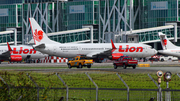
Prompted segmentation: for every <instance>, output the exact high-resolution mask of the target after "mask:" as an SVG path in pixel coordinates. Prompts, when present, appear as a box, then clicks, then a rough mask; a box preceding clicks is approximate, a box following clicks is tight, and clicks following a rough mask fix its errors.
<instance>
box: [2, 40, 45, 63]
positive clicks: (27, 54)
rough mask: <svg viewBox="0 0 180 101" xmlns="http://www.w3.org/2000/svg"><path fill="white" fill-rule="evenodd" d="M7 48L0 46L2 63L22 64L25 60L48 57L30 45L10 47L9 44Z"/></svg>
mask: <svg viewBox="0 0 180 101" xmlns="http://www.w3.org/2000/svg"><path fill="white" fill-rule="evenodd" d="M7 46H8V47H7ZM7 46H0V63H1V62H2V61H10V62H21V61H22V60H23V59H25V60H31V59H40V58H45V57H47V56H48V54H43V53H41V52H39V51H36V50H34V49H33V48H32V46H28V45H18V46H10V45H9V43H8V42H7ZM11 47H12V48H11Z"/></svg>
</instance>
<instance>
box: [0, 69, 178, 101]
mask: <svg viewBox="0 0 180 101" xmlns="http://www.w3.org/2000/svg"><path fill="white" fill-rule="evenodd" d="M36 68H38V69H40V68H41V67H36ZM27 73H28V75H30V76H31V77H32V79H33V81H34V82H35V83H36V84H37V85H38V86H39V87H43V89H40V90H39V100H40V101H44V100H45V101H57V100H59V99H60V98H61V97H64V98H66V87H65V86H64V85H63V83H62V82H61V80H60V79H59V78H58V76H57V75H56V74H55V73H36V72H16V71H8V72H7V71H1V72H0V76H1V77H2V78H3V79H4V81H5V82H6V83H7V84H8V86H9V87H11V88H10V90H8V87H7V85H5V84H4V82H3V81H2V80H0V82H1V83H0V87H2V89H0V93H1V95H0V99H1V100H17V99H18V98H19V97H20V96H22V98H21V100H20V101H24V100H28V101H34V100H37V89H35V87H36V85H35V83H33V81H32V80H31V79H30V78H29V77H28V76H27ZM88 74H89V76H90V77H91V78H92V79H93V81H94V82H95V83H96V84H97V85H98V88H99V90H98V100H100V101H109V100H111V99H113V101H126V100H127V90H126V89H127V88H126V86H125V85H124V84H123V82H122V81H121V80H120V79H119V78H118V76H117V75H116V73H113V72H101V71H97V72H88ZM58 75H59V76H60V77H61V78H62V79H63V80H64V82H65V83H66V85H67V86H68V88H69V101H94V100H96V89H94V88H96V87H95V86H94V84H93V83H92V82H91V81H90V79H89V78H88V77H87V75H86V74H85V73H84V72H77V73H76V72H68V73H67V72H64V73H62V72H61V73H59V74H58ZM119 75H120V76H121V77H122V79H123V80H124V81H125V82H126V84H127V85H128V86H129V88H130V93H129V94H130V95H129V96H130V101H143V100H146V101H147V100H149V99H150V98H151V97H155V98H156V95H157V91H139V90H135V91H134V90H133V91H132V90H131V89H157V86H156V85H155V84H154V83H153V81H152V80H151V79H150V78H149V77H148V75H147V74H143V73H142V74H130V73H126V74H124V73H123V74H122V73H119ZM150 75H151V76H152V77H153V79H154V80H157V76H156V74H150ZM12 87H19V88H12ZM23 87H24V88H23ZM161 87H162V89H165V88H166V82H164V81H162V83H161ZM169 87H170V89H176V90H177V89H179V90H180V78H179V77H178V76H177V75H176V74H173V75H172V80H171V81H170V83H169ZM54 88H56V89H54ZM78 88H89V89H78ZM101 88H108V89H110V88H113V89H124V90H101ZM164 95H165V94H164ZM172 95H173V98H175V99H180V92H172ZM64 101H65V100H64Z"/></svg>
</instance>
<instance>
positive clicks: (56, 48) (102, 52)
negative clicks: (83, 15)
mask: <svg viewBox="0 0 180 101" xmlns="http://www.w3.org/2000/svg"><path fill="white" fill-rule="evenodd" d="M29 21H30V25H31V29H32V34H33V38H34V43H35V45H33V48H34V49H35V50H38V51H40V52H42V53H45V54H49V55H51V56H58V57H62V58H72V57H76V56H78V55H85V56H87V57H89V58H97V57H107V58H110V59H112V60H115V59H118V58H119V57H120V56H123V55H128V56H131V57H148V56H152V55H154V54H156V53H157V51H156V50H155V49H153V48H152V47H151V46H149V45H145V44H141V43H115V44H114V43H113V42H111V44H110V43H95V44H94V43H84V44H69V43H65V44H61V43H59V42H55V41H53V40H50V39H49V38H48V36H47V35H46V34H45V33H44V31H43V30H42V28H41V27H40V26H39V24H38V23H37V22H36V21H35V19H34V18H29Z"/></svg>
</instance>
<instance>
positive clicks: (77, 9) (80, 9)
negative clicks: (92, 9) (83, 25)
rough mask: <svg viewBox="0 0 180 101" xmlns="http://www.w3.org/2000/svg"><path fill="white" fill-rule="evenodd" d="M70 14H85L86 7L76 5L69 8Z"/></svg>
mask: <svg viewBox="0 0 180 101" xmlns="http://www.w3.org/2000/svg"><path fill="white" fill-rule="evenodd" d="M69 13H70V14H72V13H85V6H84V5H76V6H70V7H69Z"/></svg>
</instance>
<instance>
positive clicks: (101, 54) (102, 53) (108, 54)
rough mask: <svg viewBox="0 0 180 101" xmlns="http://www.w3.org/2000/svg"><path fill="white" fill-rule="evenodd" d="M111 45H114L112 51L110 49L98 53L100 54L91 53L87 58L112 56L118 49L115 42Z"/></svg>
mask: <svg viewBox="0 0 180 101" xmlns="http://www.w3.org/2000/svg"><path fill="white" fill-rule="evenodd" d="M111 45H112V48H111V49H108V50H106V51H98V52H92V53H89V54H87V55H86V56H87V57H94V56H111V55H112V53H113V52H114V51H115V50H116V49H117V48H116V47H115V45H114V43H113V41H112V40H111Z"/></svg>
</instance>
